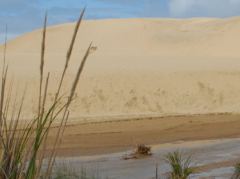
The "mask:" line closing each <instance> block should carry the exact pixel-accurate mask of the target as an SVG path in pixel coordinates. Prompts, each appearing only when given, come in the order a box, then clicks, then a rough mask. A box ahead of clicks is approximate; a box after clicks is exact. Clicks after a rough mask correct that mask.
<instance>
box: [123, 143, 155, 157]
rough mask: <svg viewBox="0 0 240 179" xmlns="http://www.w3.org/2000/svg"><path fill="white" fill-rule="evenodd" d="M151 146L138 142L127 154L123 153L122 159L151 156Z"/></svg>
mask: <svg viewBox="0 0 240 179" xmlns="http://www.w3.org/2000/svg"><path fill="white" fill-rule="evenodd" d="M151 155H152V153H151V147H149V146H146V145H144V144H140V145H138V146H137V148H136V150H135V151H134V152H133V153H131V154H128V155H125V156H124V157H123V159H124V160H130V159H140V158H143V157H146V156H151Z"/></svg>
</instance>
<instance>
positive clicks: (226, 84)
mask: <svg viewBox="0 0 240 179" xmlns="http://www.w3.org/2000/svg"><path fill="white" fill-rule="evenodd" d="M73 27H74V25H73V24H65V25H60V26H55V27H50V28H49V29H48V32H47V33H48V34H47V54H46V61H47V62H46V65H47V66H48V68H47V70H50V71H53V72H54V73H53V74H52V78H51V84H50V88H51V90H53V89H55V88H56V82H55V81H56V76H57V74H59V71H60V69H62V66H63V63H64V59H65V53H66V48H67V46H68V44H69V41H70V37H71V34H72V31H73ZM239 31H240V18H230V19H188V20H175V19H120V20H98V21H95V20H92V21H84V23H83V24H82V28H81V30H80V35H79V37H78V39H77V45H76V47H75V49H74V55H73V58H72V61H71V65H72V67H71V69H70V70H69V72H68V77H67V80H66V81H65V83H66V84H68V83H71V82H72V80H73V79H72V78H73V74H74V72H75V70H76V67H77V64H79V62H80V60H81V57H82V55H83V52H84V51H85V50H86V48H87V46H88V45H89V43H90V42H91V41H93V44H94V46H95V47H97V49H96V50H95V51H94V52H93V53H92V55H91V57H90V58H89V60H88V63H87V65H86V69H85V71H84V74H83V76H82V78H81V85H80V86H79V89H78V91H77V96H78V98H77V99H76V101H75V103H74V104H73V106H72V110H73V113H72V114H73V117H76V118H77V119H79V117H82V116H85V117H86V116H94V118H95V119H102V117H103V116H104V118H107V116H112V115H114V116H115V118H119V116H122V115H125V117H128V116H129V115H166V114H179V113H181V114H182V113H183V114H198V113H212V112H239V111H240V103H239V101H240V93H239V92H240V33H239ZM40 44H41V31H40V30H37V31H34V32H31V33H28V34H25V35H23V36H21V37H18V38H16V39H15V40H13V41H11V42H9V44H8V49H7V59H8V60H9V63H10V72H11V74H12V75H13V76H14V80H15V81H16V82H17V84H18V86H20V87H21V86H23V84H25V83H26V82H28V96H29V98H28V99H27V103H26V108H27V109H28V111H27V112H26V114H25V116H26V117H29V116H31V113H32V112H33V111H34V110H36V108H35V107H34V104H36V92H37V81H38V78H39V77H38V69H39V58H40V53H39V52H40ZM0 53H2V46H1V47H0ZM20 89H21V88H20ZM64 90H65V91H66V90H67V88H66V89H64ZM49 98H53V93H50V94H49ZM99 117H100V118H99ZM110 119H112V117H110Z"/></svg>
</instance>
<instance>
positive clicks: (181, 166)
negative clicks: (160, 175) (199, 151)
mask: <svg viewBox="0 0 240 179" xmlns="http://www.w3.org/2000/svg"><path fill="white" fill-rule="evenodd" d="M165 158H166V161H167V163H168V164H169V166H170V167H171V171H170V176H169V178H171V179H187V178H189V176H190V175H191V174H193V172H194V171H193V168H192V167H191V156H188V157H184V156H183V154H182V153H181V152H179V151H175V152H172V153H168V154H167V155H166V157H165Z"/></svg>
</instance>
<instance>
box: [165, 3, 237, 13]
mask: <svg viewBox="0 0 240 179" xmlns="http://www.w3.org/2000/svg"><path fill="white" fill-rule="evenodd" d="M169 11H170V15H171V16H173V17H192V16H198V17H199V16H214V17H226V16H235V15H239V13H240V0H170V2H169Z"/></svg>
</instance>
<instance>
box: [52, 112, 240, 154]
mask: <svg viewBox="0 0 240 179" xmlns="http://www.w3.org/2000/svg"><path fill="white" fill-rule="evenodd" d="M239 129H240V115H239V114H208V115H192V116H175V117H174V116H172V117H161V118H157V117H156V118H144V119H129V120H119V121H109V122H92V123H85V124H83V123H77V122H74V123H69V124H68V125H67V128H66V131H65V135H64V137H63V139H62V146H61V148H60V149H59V155H61V156H78V155H81V156H82V155H98V154H107V153H114V152H121V151H126V150H129V149H133V148H134V147H135V146H136V145H137V144H147V145H156V144H164V143H176V142H183V141H196V140H211V139H226V138H238V137H240V130H239ZM52 134H54V132H53V133H52ZM52 134H51V135H52Z"/></svg>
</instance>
